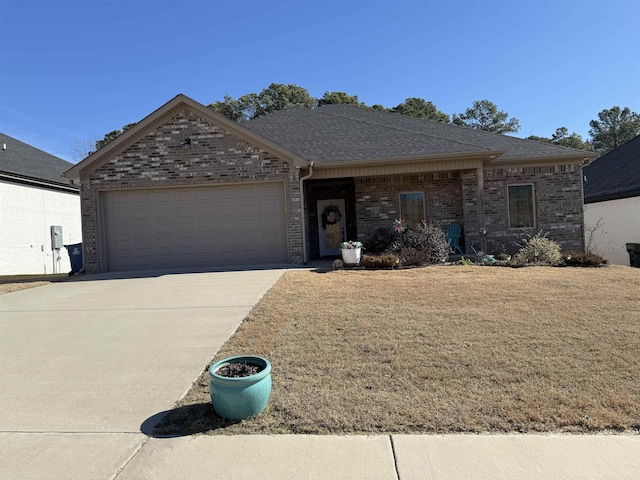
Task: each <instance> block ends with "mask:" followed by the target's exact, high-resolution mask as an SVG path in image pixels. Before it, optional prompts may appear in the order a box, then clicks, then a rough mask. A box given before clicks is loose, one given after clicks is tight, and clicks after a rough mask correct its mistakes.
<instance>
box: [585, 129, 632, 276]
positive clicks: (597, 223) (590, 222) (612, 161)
mask: <svg viewBox="0 0 640 480" xmlns="http://www.w3.org/2000/svg"><path fill="white" fill-rule="evenodd" d="M584 203H585V205H584V222H585V242H587V243H588V242H589V240H591V244H592V245H591V247H592V248H591V249H592V250H593V251H594V252H596V253H598V254H600V255H602V256H603V257H604V258H606V259H607V260H609V262H611V263H614V264H617V265H629V253H628V252H627V249H626V248H625V244H626V243H640V136H637V137H635V138H634V139H633V140H629V141H628V142H627V143H625V144H623V145H620V146H619V147H618V148H616V149H615V150H612V151H610V152H609V153H606V154H604V155H603V156H601V157H600V158H598V159H597V160H595V161H594V162H593V163H592V164H591V165H589V166H588V167H586V168H585V169H584Z"/></svg>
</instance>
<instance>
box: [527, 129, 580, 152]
mask: <svg viewBox="0 0 640 480" xmlns="http://www.w3.org/2000/svg"><path fill="white" fill-rule="evenodd" d="M525 140H536V141H538V142H545V143H551V144H553V145H561V146H563V147H569V148H576V149H578V150H591V143H589V142H588V141H585V140H582V137H581V136H580V135H578V134H577V133H576V132H572V133H571V134H569V129H567V127H560V128H556V131H555V133H554V134H553V135H552V136H551V138H548V137H538V136H537V135H530V136H528V137H527V138H526V139H525Z"/></svg>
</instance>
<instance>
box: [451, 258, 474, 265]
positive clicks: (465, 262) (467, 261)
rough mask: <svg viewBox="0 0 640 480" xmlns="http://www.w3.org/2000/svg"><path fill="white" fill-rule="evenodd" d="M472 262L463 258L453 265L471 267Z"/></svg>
mask: <svg viewBox="0 0 640 480" xmlns="http://www.w3.org/2000/svg"><path fill="white" fill-rule="evenodd" d="M473 264H474V263H473V260H471V259H470V258H464V257H462V258H461V259H460V260H458V261H457V262H456V263H454V265H473Z"/></svg>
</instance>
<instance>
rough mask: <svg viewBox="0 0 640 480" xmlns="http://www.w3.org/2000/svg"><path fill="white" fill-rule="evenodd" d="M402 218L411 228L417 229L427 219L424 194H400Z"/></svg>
mask: <svg viewBox="0 0 640 480" xmlns="http://www.w3.org/2000/svg"><path fill="white" fill-rule="evenodd" d="M400 217H401V218H402V219H403V220H404V221H405V222H407V226H408V227H409V228H416V227H417V226H418V225H419V224H420V222H421V221H422V220H424V219H425V214H424V192H407V193H401V194H400Z"/></svg>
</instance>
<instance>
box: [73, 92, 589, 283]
mask: <svg viewBox="0 0 640 480" xmlns="http://www.w3.org/2000/svg"><path fill="white" fill-rule="evenodd" d="M593 156H594V155H593V154H591V153H589V152H584V151H580V150H573V149H568V148H564V147H559V146H556V145H551V144H546V143H539V142H534V141H529V140H522V139H517V138H513V137H508V136H502V135H498V134H492V133H487V132H483V131H478V130H472V129H468V128H464V127H458V126H454V125H445V124H441V123H435V122H431V121H428V120H423V119H417V118H412V117H407V116H402V115H398V114H392V113H387V112H381V111H377V110H373V109H368V108H362V107H356V106H350V105H326V106H323V107H319V108H317V109H308V108H305V107H294V108H289V109H286V110H283V111H280V112H276V113H273V114H271V115H267V116H264V117H261V118H257V119H255V120H252V121H250V122H247V123H245V124H238V123H235V122H232V121H230V120H228V119H227V118H225V117H223V116H221V115H219V114H217V113H216V112H214V111H213V110H212V109H210V108H207V107H205V106H204V105H202V104H200V103H198V102H195V101H193V100H191V99H189V98H188V97H185V96H184V95H178V96H177V97H175V98H174V99H173V100H171V101H169V102H168V103H167V104H165V105H164V106H162V107H161V108H159V109H158V110H156V111H155V112H153V113H152V114H150V115H149V116H148V117H146V118H145V119H143V120H142V121H140V122H138V123H137V124H136V125H135V127H133V128H131V129H130V130H127V131H126V132H125V133H123V134H122V135H120V136H119V137H118V138H116V139H115V140H113V141H112V142H110V143H109V144H108V145H106V146H105V147H103V148H102V149H100V150H99V151H98V152H96V153H94V154H92V155H91V156H89V157H88V158H86V159H85V160H83V161H82V162H80V163H79V164H77V165H75V166H74V167H72V168H71V169H70V170H69V171H68V172H66V174H65V175H66V176H67V177H69V178H72V179H78V180H79V182H80V183H81V184H82V193H81V197H82V209H83V212H82V219H83V232H84V242H83V246H84V256H85V267H86V268H87V270H88V271H89V272H98V271H118V270H131V269H143V268H181V267H182V268H203V267H209V266H225V265H227V266H228V265H242V264H245V265H247V264H265V263H302V262H305V261H306V260H307V259H315V258H319V257H323V256H331V255H334V254H337V253H338V249H337V246H338V243H339V242H340V241H342V240H347V239H349V240H355V239H358V240H365V239H366V238H367V237H368V236H369V235H371V234H372V233H373V232H374V231H375V230H376V229H377V228H379V227H387V228H389V227H391V226H392V223H393V220H394V219H397V218H403V219H405V220H407V222H408V223H409V224H415V223H416V222H418V221H420V220H422V219H425V220H426V221H427V222H430V223H433V224H436V225H438V226H440V227H441V228H443V229H445V228H446V227H447V226H448V225H449V224H452V223H457V224H460V225H462V229H463V245H464V248H465V249H466V251H467V252H469V253H472V251H473V249H482V250H484V251H487V252H489V253H498V252H499V251H500V250H501V249H502V248H505V249H506V250H508V251H514V250H515V249H516V248H517V247H516V242H519V241H520V240H521V239H522V237H523V236H524V235H525V234H526V233H527V232H531V231H533V230H536V231H537V230H546V231H549V232H550V235H551V237H552V238H554V239H555V240H557V241H558V242H559V243H560V245H561V246H562V248H563V249H565V250H577V249H581V248H582V247H583V235H582V228H583V218H582V165H583V164H584V163H586V162H588V161H589V160H590V159H591V158H592V157H593Z"/></svg>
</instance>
